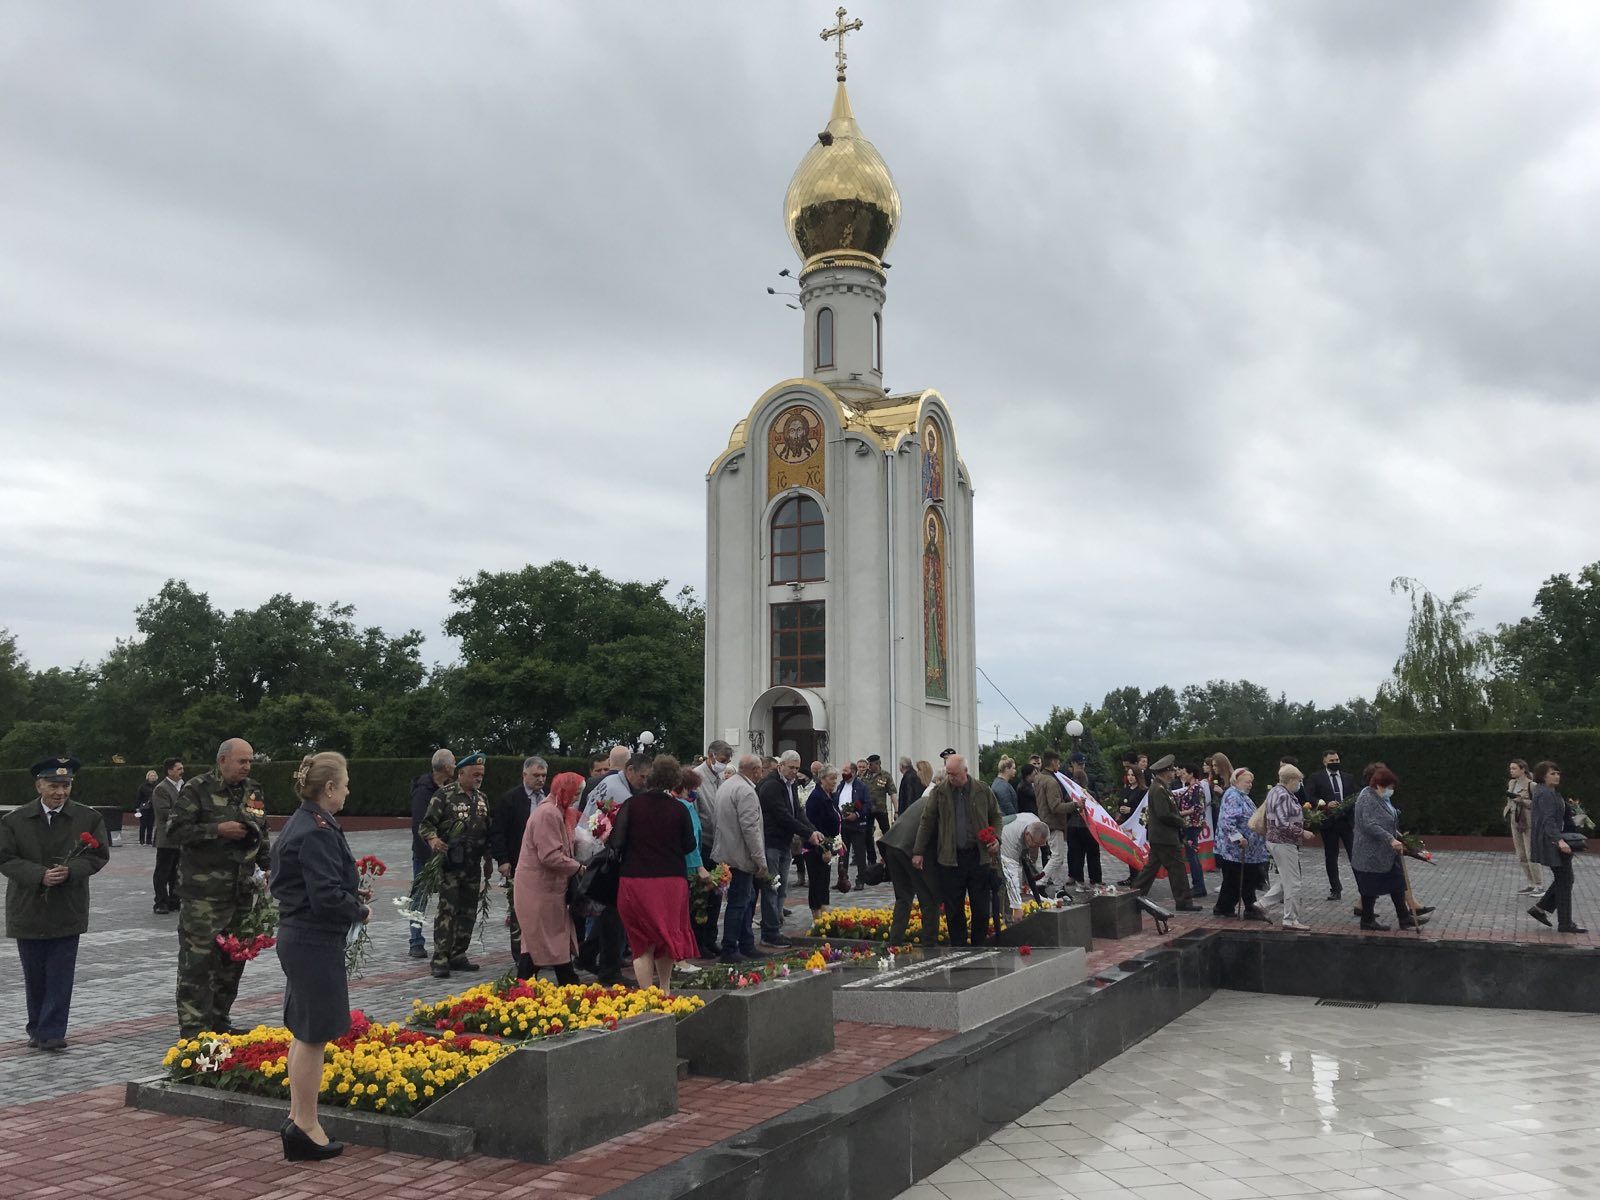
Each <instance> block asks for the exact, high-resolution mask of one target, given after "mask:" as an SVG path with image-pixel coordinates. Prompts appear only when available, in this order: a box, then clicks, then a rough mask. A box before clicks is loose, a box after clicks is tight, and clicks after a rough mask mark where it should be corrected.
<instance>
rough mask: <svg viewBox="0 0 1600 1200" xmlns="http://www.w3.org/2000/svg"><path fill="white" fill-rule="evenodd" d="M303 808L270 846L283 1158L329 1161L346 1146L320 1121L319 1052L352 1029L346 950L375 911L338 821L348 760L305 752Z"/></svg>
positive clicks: (346, 790)
mask: <svg viewBox="0 0 1600 1200" xmlns="http://www.w3.org/2000/svg"><path fill="white" fill-rule="evenodd" d="M294 781H295V790H296V792H298V793H299V796H300V800H301V804H300V807H299V809H297V810H296V811H295V813H294V815H293V816H291V817H290V818H289V821H288V823H287V824H286V825H285V826H284V827H283V833H282V834H280V835H279V837H278V840H277V841H276V842H275V843H273V846H272V895H273V897H274V898H275V899H276V900H277V901H278V912H279V925H278V961H279V962H280V963H281V964H282V966H283V973H284V975H285V977H287V979H288V986H287V987H286V988H285V989H284V993H283V1023H284V1025H286V1026H287V1027H288V1029H289V1032H290V1033H291V1034H293V1035H294V1040H293V1041H292V1042H290V1044H289V1119H288V1120H287V1121H286V1122H284V1126H283V1131H282V1132H283V1156H284V1158H286V1159H289V1160H291V1161H303V1160H310V1161H316V1160H320V1159H324V1158H332V1157H333V1156H334V1155H336V1154H339V1153H340V1152H341V1151H343V1150H344V1146H343V1145H342V1144H341V1143H339V1142H335V1141H332V1140H331V1139H330V1138H329V1137H328V1135H327V1134H326V1133H325V1132H324V1131H323V1128H322V1123H321V1122H320V1121H319V1120H318V1119H317V1093H318V1092H319V1091H321V1089H322V1053H323V1046H324V1045H325V1044H326V1043H328V1042H330V1041H332V1040H333V1039H334V1038H337V1037H342V1036H343V1035H344V1034H345V1033H347V1032H349V1029H350V989H349V986H348V982H347V980H346V977H345V966H344V960H345V944H346V939H347V937H348V935H349V933H350V929H351V927H352V926H354V925H355V924H356V923H357V922H361V923H365V922H366V921H367V920H368V919H369V918H370V917H371V916H372V910H371V909H370V908H368V907H367V906H366V905H365V904H364V903H363V902H362V901H363V899H364V897H362V895H361V893H360V879H359V877H358V875H357V873H356V860H355V857H354V856H353V855H352V854H351V853H350V846H349V844H348V843H347V842H346V841H345V840H344V831H343V830H341V829H340V828H339V824H338V822H337V821H335V820H334V816H335V815H336V814H337V813H338V812H339V810H340V809H342V808H343V807H344V801H345V797H346V796H348V795H349V794H350V772H349V768H348V767H347V766H346V764H345V761H344V755H342V754H336V753H334V752H333V751H327V750H325V751H323V752H322V753H320V754H308V755H307V756H306V757H305V758H303V759H301V760H300V768H299V770H297V771H296V772H295V776H294Z"/></svg>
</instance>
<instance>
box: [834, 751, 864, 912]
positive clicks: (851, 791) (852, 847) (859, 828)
mask: <svg viewBox="0 0 1600 1200" xmlns="http://www.w3.org/2000/svg"><path fill="white" fill-rule="evenodd" d="M846 805H848V806H849V807H848V808H846V807H845V806H846ZM833 806H834V809H835V810H836V811H837V812H838V814H839V837H840V839H841V840H842V841H843V842H844V853H843V854H841V855H840V856H839V890H840V891H841V892H842V891H845V890H846V889H845V886H844V884H845V877H846V875H847V874H848V873H849V869H850V860H851V859H854V860H855V864H856V891H858V892H859V891H860V890H861V889H862V888H864V887H865V886H866V882H865V881H864V880H863V879H862V873H863V872H864V871H865V870H866V869H867V863H868V861H870V860H869V859H868V857H867V843H868V842H869V841H871V840H872V836H873V835H872V796H871V794H870V793H869V792H868V791H867V784H866V781H865V780H863V779H862V778H861V777H860V776H859V775H857V774H856V766H855V764H854V763H851V762H847V763H845V764H844V766H843V767H841V768H840V772H839V790H838V791H837V792H835V793H834V795H833Z"/></svg>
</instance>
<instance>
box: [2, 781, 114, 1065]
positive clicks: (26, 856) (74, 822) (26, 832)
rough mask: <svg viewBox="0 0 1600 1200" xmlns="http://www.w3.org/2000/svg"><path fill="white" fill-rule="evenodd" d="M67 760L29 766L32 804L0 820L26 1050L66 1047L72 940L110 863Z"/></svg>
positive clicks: (99, 827)
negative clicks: (78, 798)
mask: <svg viewBox="0 0 1600 1200" xmlns="http://www.w3.org/2000/svg"><path fill="white" fill-rule="evenodd" d="M77 770H78V760H77V759H75V758H66V757H61V758H49V759H46V760H45V761H44V762H41V763H35V764H34V767H33V778H34V790H35V791H36V792H37V793H38V799H36V800H29V801H27V802H26V803H24V804H22V805H21V806H20V807H18V808H16V809H14V810H13V811H11V812H9V813H7V814H6V815H5V816H4V817H3V818H0V875H4V876H5V877H6V936H7V937H9V938H15V939H16V940H17V956H18V957H19V958H20V959H21V960H22V978H23V982H24V989H23V990H24V992H25V993H26V995H27V1002H28V1045H29V1046H30V1047H33V1048H36V1049H40V1050H64V1049H66V1046H67V1014H68V1011H69V1010H70V1009H71V1007H72V985H73V981H74V979H75V978H76V974H77V965H78V938H79V936H80V935H81V934H84V933H86V932H88V929H89V876H91V875H93V874H94V873H95V872H96V871H98V870H100V868H102V867H104V866H105V865H106V863H107V862H109V861H110V859H111V851H110V850H109V849H108V846H109V842H108V840H107V838H106V823H105V820H104V819H103V818H102V817H101V816H100V814H99V813H97V812H96V811H95V810H94V809H92V808H89V807H88V806H86V805H83V804H74V803H73V802H72V800H71V799H70V797H71V795H72V779H73V776H74V775H75V774H76V773H77Z"/></svg>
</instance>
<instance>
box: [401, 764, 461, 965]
mask: <svg viewBox="0 0 1600 1200" xmlns="http://www.w3.org/2000/svg"><path fill="white" fill-rule="evenodd" d="M428 766H429V770H426V771H424V772H423V773H422V774H421V775H418V776H417V777H416V778H415V779H413V780H412V781H411V882H412V886H413V887H415V886H416V880H417V876H418V875H420V874H422V868H423V867H425V866H427V865H428V860H429V859H430V858H432V857H433V851H432V850H430V849H428V843H427V842H424V841H423V840H422V835H421V834H419V833H418V832H417V828H418V827H419V826H420V825H421V824H422V818H423V816H424V815H425V814H426V813H427V811H428V802H429V801H430V800H432V799H433V794H434V793H435V792H437V791H438V790H439V789H440V788H442V787H443V786H444V785H445V784H447V783H449V782H450V781H451V780H452V779H454V778H455V777H456V756H455V754H454V753H453V752H452V751H450V750H448V749H442V748H441V749H439V750H435V751H434V752H433V758H432V759H430V760H429V762H428ZM427 904H428V901H427V899H426V897H424V898H423V899H422V900H421V901H420V902H419V901H418V900H417V898H416V897H415V896H413V897H412V898H411V907H412V908H414V909H416V910H417V911H418V912H424V911H426V909H427ZM410 954H411V957H412V958H427V957H428V944H427V942H425V941H423V938H422V926H421V925H420V924H418V923H417V922H415V921H413V922H412V923H411V950H410Z"/></svg>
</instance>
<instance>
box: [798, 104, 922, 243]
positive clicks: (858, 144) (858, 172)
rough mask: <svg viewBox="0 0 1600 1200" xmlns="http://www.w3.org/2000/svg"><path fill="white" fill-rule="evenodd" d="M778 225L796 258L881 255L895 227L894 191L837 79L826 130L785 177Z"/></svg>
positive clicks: (896, 199) (897, 216)
mask: <svg viewBox="0 0 1600 1200" xmlns="http://www.w3.org/2000/svg"><path fill="white" fill-rule="evenodd" d="M783 207H784V224H785V225H786V226H787V227H788V230H789V241H790V242H792V243H793V244H794V248H795V250H796V252H798V253H799V255H800V258H801V261H802V262H806V263H809V262H810V260H812V259H814V258H816V257H818V256H819V255H825V254H852V255H865V256H867V257H868V258H870V259H871V260H872V261H873V263H874V265H875V264H876V262H877V261H878V260H881V259H882V258H883V255H884V253H885V252H886V251H887V250H888V249H889V244H890V243H891V242H893V241H894V235H895V230H896V229H898V228H899V225H900V193H899V191H898V190H897V189H896V188H895V186H894V177H893V176H892V175H890V174H889V168H888V166H887V165H885V163H884V161H883V156H882V155H881V154H879V153H878V151H877V148H876V147H874V146H873V144H872V143H871V142H869V141H867V139H866V138H864V137H862V136H861V130H860V129H859V128H857V127H856V118H855V114H854V113H853V112H851V111H850V97H849V95H848V94H847V93H846V92H845V90H844V83H843V82H842V81H841V82H840V84H839V90H838V91H837V92H836V93H835V94H834V97H833V114H832V116H830V117H829V118H828V129H827V132H826V133H823V134H820V135H819V136H818V138H817V143H816V145H814V146H812V147H811V149H810V150H809V151H807V153H806V156H805V157H804V158H803V159H801V160H800V165H799V166H798V167H796V168H795V172H794V178H793V179H791V180H790V181H789V193H788V195H787V196H785V197H784V202H783Z"/></svg>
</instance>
